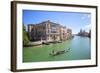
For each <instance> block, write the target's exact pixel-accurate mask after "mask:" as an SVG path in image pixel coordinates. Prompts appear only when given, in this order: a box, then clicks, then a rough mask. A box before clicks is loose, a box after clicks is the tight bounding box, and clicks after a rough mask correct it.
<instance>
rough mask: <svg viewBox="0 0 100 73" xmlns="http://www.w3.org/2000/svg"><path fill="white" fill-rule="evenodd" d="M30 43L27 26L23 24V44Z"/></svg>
mask: <svg viewBox="0 0 100 73" xmlns="http://www.w3.org/2000/svg"><path fill="white" fill-rule="evenodd" d="M28 44H29V38H28V34H27V32H26V28H25V26H24V25H23V46H26V45H28Z"/></svg>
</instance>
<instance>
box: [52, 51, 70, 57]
mask: <svg viewBox="0 0 100 73" xmlns="http://www.w3.org/2000/svg"><path fill="white" fill-rule="evenodd" d="M68 51H69V50H67V51H66V50H62V51H57V52H54V50H53V51H52V53H50V55H52V56H57V55H60V54H64V53H65V52H68Z"/></svg>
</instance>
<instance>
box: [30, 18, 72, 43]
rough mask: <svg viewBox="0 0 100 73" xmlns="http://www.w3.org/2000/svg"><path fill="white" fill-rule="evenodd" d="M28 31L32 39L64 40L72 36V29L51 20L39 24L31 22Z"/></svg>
mask: <svg viewBox="0 0 100 73" xmlns="http://www.w3.org/2000/svg"><path fill="white" fill-rule="evenodd" d="M28 33H29V37H30V40H32V41H39V40H44V41H63V40H67V39H69V38H70V37H71V36H72V30H71V29H68V28H66V27H64V26H61V25H60V24H57V23H53V22H51V21H50V20H48V21H44V22H41V23H39V24H29V25H28Z"/></svg>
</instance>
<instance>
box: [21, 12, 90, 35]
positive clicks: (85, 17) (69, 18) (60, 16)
mask: <svg viewBox="0 0 100 73" xmlns="http://www.w3.org/2000/svg"><path fill="white" fill-rule="evenodd" d="M46 20H50V21H51V22H54V23H59V24H61V25H63V26H66V27H67V28H70V29H72V32H73V34H75V33H77V32H79V31H80V29H84V30H86V31H88V30H89V29H90V26H91V14H90V13H79V12H51V11H36V10H23V23H24V25H25V26H26V27H27V25H28V24H36V23H40V22H42V21H46Z"/></svg>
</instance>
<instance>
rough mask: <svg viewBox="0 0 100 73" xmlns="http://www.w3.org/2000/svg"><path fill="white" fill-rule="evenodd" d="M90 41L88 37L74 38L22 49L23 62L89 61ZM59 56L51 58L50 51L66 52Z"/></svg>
mask: <svg viewBox="0 0 100 73" xmlns="http://www.w3.org/2000/svg"><path fill="white" fill-rule="evenodd" d="M90 43H91V40H90V38H88V37H81V36H75V37H74V38H73V39H71V40H67V41H64V42H62V43H56V44H49V45H39V46H34V47H24V48H23V62H41V61H64V60H86V59H91V44H90ZM68 49H69V51H68V52H65V53H63V54H60V55H56V56H51V55H50V53H51V52H52V50H54V51H56V52H57V51H61V50H68Z"/></svg>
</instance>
